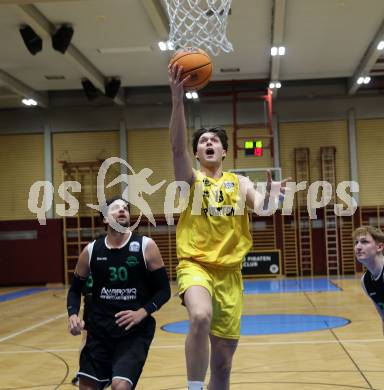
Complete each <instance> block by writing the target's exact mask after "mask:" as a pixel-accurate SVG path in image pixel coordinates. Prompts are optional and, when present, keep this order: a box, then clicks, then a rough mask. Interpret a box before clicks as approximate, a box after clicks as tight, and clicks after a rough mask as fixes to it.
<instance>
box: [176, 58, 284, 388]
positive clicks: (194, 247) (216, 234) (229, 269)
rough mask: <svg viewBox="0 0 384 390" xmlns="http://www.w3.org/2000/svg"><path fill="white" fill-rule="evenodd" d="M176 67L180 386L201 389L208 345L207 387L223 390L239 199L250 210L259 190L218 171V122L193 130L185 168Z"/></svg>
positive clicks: (232, 340)
mask: <svg viewBox="0 0 384 390" xmlns="http://www.w3.org/2000/svg"><path fill="white" fill-rule="evenodd" d="M181 70H182V68H181V67H178V66H177V65H174V66H172V67H169V69H168V76H169V83H170V87H171V91H172V116H171V122H170V139H171V145H172V152H173V164H174V173H175V179H176V180H177V181H184V182H187V183H188V184H189V185H190V195H189V199H188V202H189V203H188V207H187V208H186V209H185V211H183V212H182V214H181V216H180V219H179V223H178V225H177V230H176V247H177V256H178V260H179V265H178V267H177V280H178V286H179V294H180V296H181V297H182V299H183V303H184V304H185V306H186V307H187V310H188V315H189V322H190V327H189V333H188V335H187V338H186V341H185V355H186V362H187V375H188V389H189V390H203V388H204V379H205V375H206V371H207V368H208V360H209V341H210V343H211V358H210V368H211V377H210V382H209V385H208V389H209V390H228V389H229V379H230V372H231V366H232V358H233V355H234V353H235V350H236V347H237V344H238V339H239V337H240V319H241V312H242V299H243V291H242V290H243V285H242V277H241V264H242V261H243V258H244V256H245V255H246V253H247V252H248V251H249V249H250V248H251V246H252V239H251V235H250V231H249V222H248V214H247V210H246V208H245V204H246V205H247V206H248V207H250V208H252V209H254V210H255V209H256V208H257V207H259V206H260V205H262V204H263V203H264V200H265V199H264V196H262V195H261V194H260V193H259V192H257V191H256V190H255V189H254V185H253V183H252V182H251V181H250V180H249V179H248V178H246V177H243V176H240V175H236V174H234V173H230V172H223V165H222V161H223V159H224V158H225V156H226V154H227V149H228V141H227V135H226V132H225V130H224V129H222V128H211V129H204V128H203V129H200V130H197V132H196V133H195V134H194V137H193V153H194V155H195V157H196V158H197V159H198V161H199V163H200V170H199V171H197V170H194V169H193V168H192V161H191V158H190V156H189V153H188V148H187V139H186V123H185V114H184V103H183V98H184V83H185V82H186V80H188V78H186V79H184V80H183V81H182V80H181V77H180V75H181ZM285 182H286V180H284V181H283V182H272V179H271V174H270V173H268V178H267V192H268V196H276V197H278V196H279V193H280V190H281V188H282V187H283V186H284V185H285Z"/></svg>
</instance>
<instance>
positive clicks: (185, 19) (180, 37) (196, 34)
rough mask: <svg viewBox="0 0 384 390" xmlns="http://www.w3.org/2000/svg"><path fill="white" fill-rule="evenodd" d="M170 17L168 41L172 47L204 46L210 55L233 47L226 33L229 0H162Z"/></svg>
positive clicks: (228, 50)
mask: <svg viewBox="0 0 384 390" xmlns="http://www.w3.org/2000/svg"><path fill="white" fill-rule="evenodd" d="M163 1H164V3H165V5H166V9H167V13H168V18H169V28H170V32H169V41H170V42H171V43H172V44H173V47H174V48H175V49H186V48H188V47H193V48H202V47H203V48H206V49H207V50H209V51H210V52H211V53H212V54H213V55H215V56H216V55H218V54H219V53H220V51H221V50H222V51H224V52H226V53H228V52H230V51H233V47H232V44H231V42H229V41H228V39H227V37H226V35H225V34H226V30H227V20H228V14H229V10H230V7H231V1H232V0H163Z"/></svg>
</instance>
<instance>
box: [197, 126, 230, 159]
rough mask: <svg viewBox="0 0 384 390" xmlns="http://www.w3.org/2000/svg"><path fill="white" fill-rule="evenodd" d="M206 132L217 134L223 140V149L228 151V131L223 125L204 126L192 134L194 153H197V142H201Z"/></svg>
mask: <svg viewBox="0 0 384 390" xmlns="http://www.w3.org/2000/svg"><path fill="white" fill-rule="evenodd" d="M204 133H214V134H216V135H217V136H218V137H219V138H220V141H221V144H222V145H223V149H224V150H225V151H228V136H227V132H226V130H225V129H224V128H223V127H202V128H201V129H197V130H196V131H195V132H194V133H193V136H192V148H193V154H196V152H197V144H198V143H199V139H200V137H201V136H202V135H203V134H204Z"/></svg>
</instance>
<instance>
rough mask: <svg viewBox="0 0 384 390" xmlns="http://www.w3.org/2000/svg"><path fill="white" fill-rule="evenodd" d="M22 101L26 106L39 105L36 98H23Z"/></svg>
mask: <svg viewBox="0 0 384 390" xmlns="http://www.w3.org/2000/svg"><path fill="white" fill-rule="evenodd" d="M21 103H23V104H25V105H26V106H37V101H36V100H34V99H27V98H26V99H23V100H22V101H21Z"/></svg>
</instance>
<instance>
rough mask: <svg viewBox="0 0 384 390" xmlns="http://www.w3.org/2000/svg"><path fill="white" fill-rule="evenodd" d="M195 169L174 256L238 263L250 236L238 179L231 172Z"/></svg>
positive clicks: (220, 263)
mask: <svg viewBox="0 0 384 390" xmlns="http://www.w3.org/2000/svg"><path fill="white" fill-rule="evenodd" d="M195 173H196V179H195V182H194V183H193V185H192V186H191V191H190V195H189V199H188V207H187V208H186V209H185V210H184V211H183V212H182V213H181V215H180V219H179V223H178V224H177V228H176V247H177V257H178V259H179V260H182V259H190V260H193V261H198V262H202V263H208V264H211V265H214V266H219V267H234V266H236V265H240V264H241V262H242V261H243V258H244V256H245V255H246V254H247V253H248V251H249V249H250V248H251V247H252V238H251V233H250V231H249V220H248V213H247V210H246V207H245V206H244V202H241V201H240V202H239V195H238V194H239V179H238V177H237V175H236V174H234V173H230V172H224V173H223V175H222V176H221V178H220V179H212V178H210V177H207V176H205V175H203V174H202V173H201V172H199V171H196V172H195Z"/></svg>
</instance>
